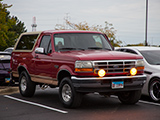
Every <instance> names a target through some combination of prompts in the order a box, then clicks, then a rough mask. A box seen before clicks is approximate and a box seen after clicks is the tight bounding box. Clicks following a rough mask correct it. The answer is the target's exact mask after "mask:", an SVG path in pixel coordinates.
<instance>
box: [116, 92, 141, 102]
mask: <svg viewBox="0 0 160 120" xmlns="http://www.w3.org/2000/svg"><path fill="white" fill-rule="evenodd" d="M140 97H141V90H136V91H126V92H120V93H119V94H118V98H119V100H120V101H121V102H122V103H123V104H135V103H137V102H138V100H139V99H140Z"/></svg>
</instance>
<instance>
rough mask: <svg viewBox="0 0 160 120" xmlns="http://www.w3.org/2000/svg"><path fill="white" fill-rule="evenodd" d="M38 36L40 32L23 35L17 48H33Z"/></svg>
mask: <svg viewBox="0 0 160 120" xmlns="http://www.w3.org/2000/svg"><path fill="white" fill-rule="evenodd" d="M37 37H38V34H32V35H23V36H22V37H21V38H20V40H19V43H18V44H17V47H16V50H32V48H33V46H34V43H35V42H36V40H37Z"/></svg>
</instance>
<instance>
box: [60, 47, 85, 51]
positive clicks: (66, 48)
mask: <svg viewBox="0 0 160 120" xmlns="http://www.w3.org/2000/svg"><path fill="white" fill-rule="evenodd" d="M59 50H84V49H83V48H71V47H63V48H59Z"/></svg>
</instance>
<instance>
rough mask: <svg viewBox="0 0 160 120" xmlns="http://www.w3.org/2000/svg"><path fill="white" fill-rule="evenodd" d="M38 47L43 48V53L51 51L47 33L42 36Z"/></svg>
mask: <svg viewBox="0 0 160 120" xmlns="http://www.w3.org/2000/svg"><path fill="white" fill-rule="evenodd" d="M39 47H42V48H44V50H45V54H48V53H51V52H52V46H51V37H50V36H49V35H45V36H43V37H42V39H41V43H40V46H39Z"/></svg>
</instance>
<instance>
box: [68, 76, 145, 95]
mask: <svg viewBox="0 0 160 120" xmlns="http://www.w3.org/2000/svg"><path fill="white" fill-rule="evenodd" d="M71 80H72V83H73V86H74V87H75V88H76V91H78V92H119V91H131V90H141V89H142V88H143V85H144V83H145V82H146V76H145V75H136V76H116V77H76V76H72V77H71ZM115 81H123V82H124V87H123V88H117V89H112V86H111V85H112V82H115Z"/></svg>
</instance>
